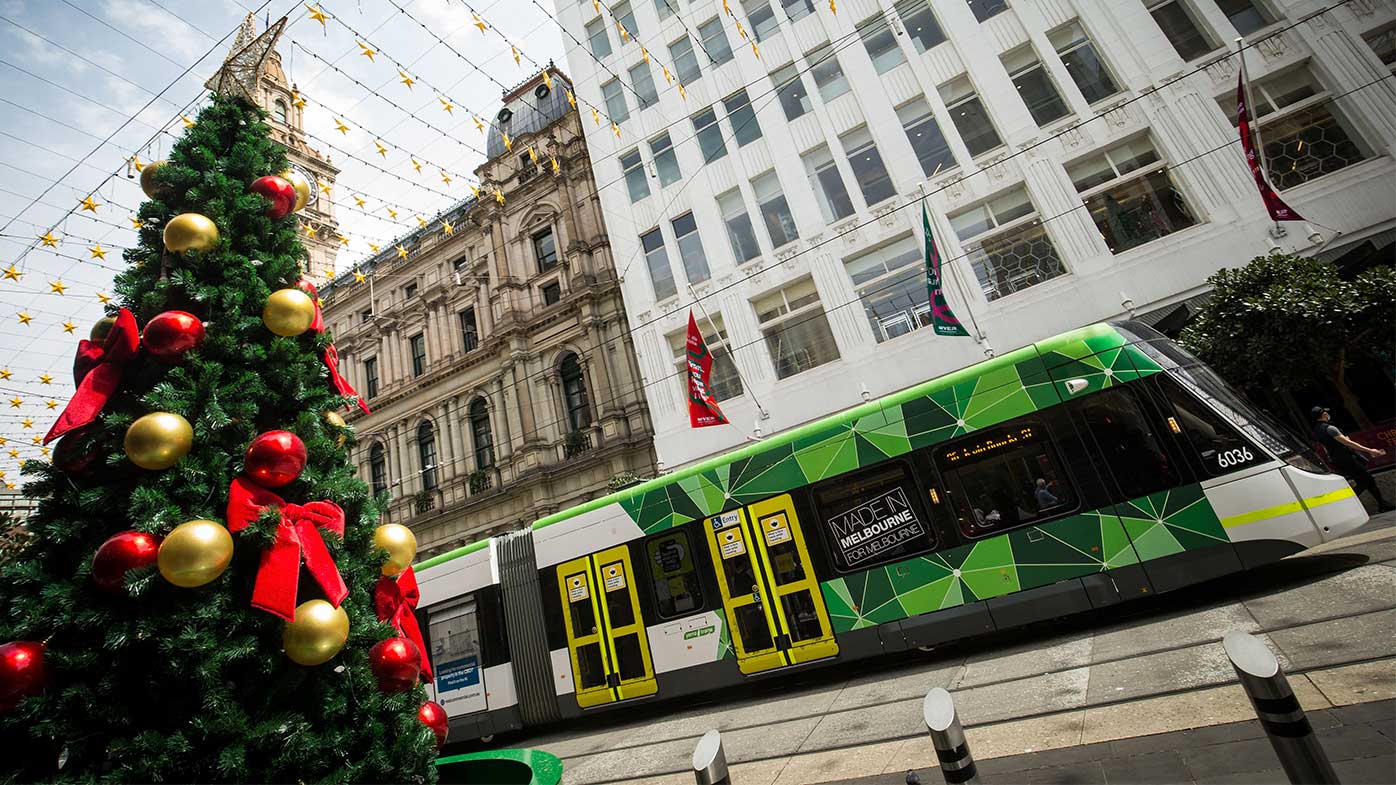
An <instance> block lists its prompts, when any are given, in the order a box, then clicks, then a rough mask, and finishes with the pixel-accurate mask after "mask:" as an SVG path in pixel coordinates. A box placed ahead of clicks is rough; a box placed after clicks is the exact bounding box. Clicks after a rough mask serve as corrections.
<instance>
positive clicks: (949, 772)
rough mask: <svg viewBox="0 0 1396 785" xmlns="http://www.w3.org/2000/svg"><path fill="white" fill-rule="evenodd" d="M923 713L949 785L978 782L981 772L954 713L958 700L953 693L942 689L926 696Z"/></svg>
mask: <svg viewBox="0 0 1396 785" xmlns="http://www.w3.org/2000/svg"><path fill="white" fill-rule="evenodd" d="M921 714H922V716H923V717H924V718H925V720H926V728H927V729H928V730H930V732H931V743H932V744H934V745H935V748H936V758H938V759H939V760H940V773H941V776H943V777H945V782H946V783H947V785H960V783H965V782H969V783H978V782H979V772H978V771H977V770H976V769H975V767H974V756H972V755H970V753H969V742H967V741H965V729H964V728H962V727H961V726H960V717H959V715H957V714H956V713H955V701H954V700H953V699H952V698H951V697H950V693H948V692H946V691H945V690H943V689H941V688H940V687H935V688H933V689H932V690H931V691H930V692H928V693H926V702H925V703H924V704H922V707H921Z"/></svg>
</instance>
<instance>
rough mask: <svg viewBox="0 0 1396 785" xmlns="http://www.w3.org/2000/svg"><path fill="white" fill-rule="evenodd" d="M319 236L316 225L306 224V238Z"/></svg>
mask: <svg viewBox="0 0 1396 785" xmlns="http://www.w3.org/2000/svg"><path fill="white" fill-rule="evenodd" d="M317 234H318V231H317V230H316V228H315V226H314V225H312V224H306V225H305V236H306V237H310V238H314V237H316V236H317Z"/></svg>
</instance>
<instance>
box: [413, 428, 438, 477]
mask: <svg viewBox="0 0 1396 785" xmlns="http://www.w3.org/2000/svg"><path fill="white" fill-rule="evenodd" d="M417 458H418V460H420V461H421V463H422V490H425V491H434V490H436V430H435V429H434V428H432V427H431V423H429V422H423V423H422V424H421V425H418V426H417Z"/></svg>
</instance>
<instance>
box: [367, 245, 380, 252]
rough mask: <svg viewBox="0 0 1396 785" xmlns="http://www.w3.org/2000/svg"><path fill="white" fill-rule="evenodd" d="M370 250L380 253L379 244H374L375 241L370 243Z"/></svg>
mask: <svg viewBox="0 0 1396 785" xmlns="http://www.w3.org/2000/svg"><path fill="white" fill-rule="evenodd" d="M368 250H370V251H373V252H374V253H378V246H376V245H374V244H373V243H369V244H368Z"/></svg>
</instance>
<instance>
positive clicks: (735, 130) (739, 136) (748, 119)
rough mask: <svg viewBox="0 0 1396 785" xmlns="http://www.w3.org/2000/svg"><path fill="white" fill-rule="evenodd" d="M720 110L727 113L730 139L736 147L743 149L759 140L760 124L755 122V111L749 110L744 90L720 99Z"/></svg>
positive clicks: (749, 106)
mask: <svg viewBox="0 0 1396 785" xmlns="http://www.w3.org/2000/svg"><path fill="white" fill-rule="evenodd" d="M722 108H723V109H724V110H725V111H726V112H727V122H728V123H729V124H730V125H731V126H732V138H733V139H734V140H735V141H736V142H737V146H738V147H745V146H746V145H748V144H750V143H752V142H754V141H756V140H757V139H760V138H761V124H760V123H758V122H756V111H755V110H753V109H752V108H751V99H750V98H748V97H747V94H746V90H738V91H737V92H735V93H733V94H731V95H729V96H727V97H726V98H724V99H722Z"/></svg>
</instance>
